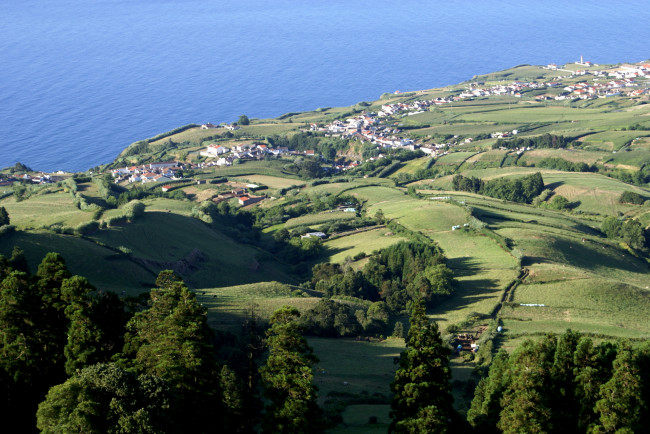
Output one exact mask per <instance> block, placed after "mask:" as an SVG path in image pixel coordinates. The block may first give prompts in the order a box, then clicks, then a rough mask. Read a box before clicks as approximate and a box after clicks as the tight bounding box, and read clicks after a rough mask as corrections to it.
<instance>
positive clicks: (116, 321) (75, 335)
mask: <svg viewBox="0 0 650 434" xmlns="http://www.w3.org/2000/svg"><path fill="white" fill-rule="evenodd" d="M94 290H95V288H93V287H92V286H91V285H90V283H88V281H87V280H86V279H85V278H83V277H80V276H73V277H71V278H70V279H66V280H64V281H63V284H62V285H61V294H62V297H63V299H64V300H65V302H66V304H67V306H66V308H65V314H66V316H67V317H68V319H69V320H70V327H69V329H68V342H67V344H66V346H65V349H64V354H65V358H66V362H65V369H66V372H67V373H68V375H73V374H74V373H75V372H76V371H77V370H79V369H82V368H84V367H86V366H90V365H94V364H96V363H100V362H108V361H109V360H110V358H111V356H112V355H113V354H115V353H116V352H117V351H119V350H120V349H121V347H122V346H121V335H122V333H123V332H124V309H123V305H122V303H121V302H120V300H119V299H118V298H117V296H116V295H115V294H112V293H111V294H110V295H109V294H104V293H100V294H97V295H95V296H92V295H91V292H92V291H94Z"/></svg>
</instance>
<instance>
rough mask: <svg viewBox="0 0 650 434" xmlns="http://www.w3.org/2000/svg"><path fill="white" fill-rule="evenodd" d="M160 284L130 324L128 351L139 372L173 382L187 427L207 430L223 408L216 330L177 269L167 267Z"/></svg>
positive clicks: (128, 328) (193, 429)
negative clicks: (212, 418)
mask: <svg viewBox="0 0 650 434" xmlns="http://www.w3.org/2000/svg"><path fill="white" fill-rule="evenodd" d="M156 284H157V285H158V286H159V288H156V289H153V290H152V291H151V306H150V308H149V309H147V310H145V311H143V312H139V313H137V314H136V315H135V316H134V317H133V318H132V319H131V320H130V321H129V323H128V325H127V333H126V335H125V344H124V353H125V356H127V357H132V358H133V360H132V362H130V363H131V364H132V365H133V367H134V368H135V369H136V370H137V371H138V372H140V373H147V374H151V375H156V376H158V377H161V378H163V379H164V380H166V381H168V382H169V383H170V385H171V386H172V388H173V389H174V390H175V391H176V392H177V393H179V395H180V396H181V398H182V402H183V412H184V413H185V414H187V415H188V420H189V421H190V422H189V423H188V426H187V429H188V430H189V431H192V432H202V431H205V430H207V429H208V427H209V425H210V423H211V421H210V418H211V417H214V416H215V415H216V414H215V412H216V413H218V412H219V410H220V408H221V398H220V396H219V367H218V364H217V360H216V351H215V347H214V345H213V343H212V340H213V333H212V330H211V329H210V328H209V326H208V323H207V316H206V311H205V309H204V308H203V307H202V306H201V305H199V303H197V301H196V296H195V295H194V293H193V292H191V291H190V290H189V289H188V288H187V287H186V286H185V284H184V283H183V282H182V280H180V279H179V278H178V277H177V276H176V275H175V274H174V273H173V272H172V271H169V270H167V271H162V272H161V273H160V275H159V276H158V279H157V280H156ZM126 363H127V364H128V363H129V362H126Z"/></svg>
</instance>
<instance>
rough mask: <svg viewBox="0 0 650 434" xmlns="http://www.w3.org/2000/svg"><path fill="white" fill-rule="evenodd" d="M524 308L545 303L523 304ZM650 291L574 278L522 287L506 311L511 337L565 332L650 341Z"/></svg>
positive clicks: (613, 282) (610, 282)
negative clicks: (574, 331)
mask: <svg viewBox="0 0 650 434" xmlns="http://www.w3.org/2000/svg"><path fill="white" fill-rule="evenodd" d="M520 304H543V305H544V306H543V307H540V306H534V307H533V306H521V305H520ZM649 311H650V292H649V291H647V290H645V289H640V288H638V287H633V286H630V285H625V284H623V283H621V282H618V281H616V280H605V279H571V280H564V281H559V282H549V283H543V284H530V285H521V286H519V287H518V288H517V290H516V291H515V295H514V300H513V303H512V304H509V305H508V306H507V307H506V308H504V310H503V311H502V317H503V318H504V320H509V322H508V324H507V330H506V333H508V334H512V335H517V334H530V333H539V332H547V331H553V332H561V331H563V330H565V329H567V328H571V329H572V330H578V331H582V332H585V333H594V334H599V335H606V336H613V337H628V338H644V339H647V338H649V337H650V324H649V323H648V321H647V315H648V312H649Z"/></svg>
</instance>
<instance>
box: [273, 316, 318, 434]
mask: <svg viewBox="0 0 650 434" xmlns="http://www.w3.org/2000/svg"><path fill="white" fill-rule="evenodd" d="M299 317H300V312H298V310H297V309H296V308H294V307H290V306H284V307H282V308H280V309H279V310H277V311H276V312H275V313H274V314H273V315H272V316H271V320H270V325H271V328H270V329H269V330H268V331H267V343H268V346H269V357H268V359H267V361H266V364H265V365H264V366H263V367H262V368H261V369H260V373H261V376H262V383H263V385H264V394H265V395H266V397H267V398H268V400H269V404H268V405H267V407H266V413H265V415H264V420H263V422H262V425H263V430H264V432H269V433H278V432H286V433H311V432H318V431H320V430H321V426H322V424H321V410H320V408H319V407H318V404H317V402H316V399H317V397H316V387H315V386H314V385H313V383H312V380H313V377H314V374H313V371H312V366H313V365H314V363H316V362H317V361H318V359H317V358H316V356H314V354H313V350H312V349H311V348H310V347H309V345H308V344H307V340H306V339H305V338H304V337H303V336H302V334H301V332H302V327H301V326H300V324H299V322H298V318H299Z"/></svg>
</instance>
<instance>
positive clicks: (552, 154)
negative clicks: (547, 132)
mask: <svg viewBox="0 0 650 434" xmlns="http://www.w3.org/2000/svg"><path fill="white" fill-rule="evenodd" d="M544 158H562V159H564V160H567V161H570V162H572V163H581V162H582V163H586V164H589V165H591V164H595V163H597V162H603V161H605V160H607V159H608V158H611V153H609V152H598V151H583V150H579V149H533V150H531V151H526V152H525V153H524V155H522V156H521V158H520V160H521V161H525V162H526V163H527V164H535V163H538V162H539V161H540V160H542V159H544Z"/></svg>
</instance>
